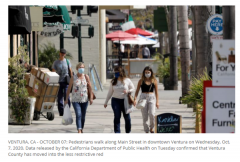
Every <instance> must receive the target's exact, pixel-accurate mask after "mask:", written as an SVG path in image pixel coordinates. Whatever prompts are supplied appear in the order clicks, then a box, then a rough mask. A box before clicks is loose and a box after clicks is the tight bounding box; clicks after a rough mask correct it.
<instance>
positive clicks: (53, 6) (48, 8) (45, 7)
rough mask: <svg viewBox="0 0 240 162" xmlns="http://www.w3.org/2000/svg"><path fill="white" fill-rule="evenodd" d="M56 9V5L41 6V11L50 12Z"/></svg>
mask: <svg viewBox="0 0 240 162" xmlns="http://www.w3.org/2000/svg"><path fill="white" fill-rule="evenodd" d="M57 10H58V6H56V5H45V6H44V7H43V12H45V11H49V12H52V11H57Z"/></svg>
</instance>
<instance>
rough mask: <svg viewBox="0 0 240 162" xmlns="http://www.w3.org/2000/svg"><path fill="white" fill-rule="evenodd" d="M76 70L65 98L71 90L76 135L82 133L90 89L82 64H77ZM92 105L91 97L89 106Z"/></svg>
mask: <svg viewBox="0 0 240 162" xmlns="http://www.w3.org/2000/svg"><path fill="white" fill-rule="evenodd" d="M76 69H77V71H78V73H77V74H75V75H74V76H73V77H71V80H70V83H69V86H68V91H67V97H66V98H68V96H69V93H70V90H71V88H72V105H73V107H74V110H75V114H76V125H77V130H78V133H83V128H84V123H85V116H86V111H87V106H88V90H89V91H90V94H91V92H92V87H91V84H90V80H89V77H88V75H85V74H84V64H83V63H82V62H80V63H79V64H77V66H76ZM92 103H93V99H92V96H91V97H90V105H91V104H92ZM65 104H67V100H65Z"/></svg>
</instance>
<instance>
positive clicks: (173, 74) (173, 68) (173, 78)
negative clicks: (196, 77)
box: [170, 6, 178, 90]
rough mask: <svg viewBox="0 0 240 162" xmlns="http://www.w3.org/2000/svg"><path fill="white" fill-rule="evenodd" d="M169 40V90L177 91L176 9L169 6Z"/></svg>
mask: <svg viewBox="0 0 240 162" xmlns="http://www.w3.org/2000/svg"><path fill="white" fill-rule="evenodd" d="M170 21H171V23H170V24H171V25H170V26H171V30H170V32H171V35H170V37H171V39H170V89H171V90H177V89H178V60H177V59H178V58H177V48H178V47H177V9H176V6H170Z"/></svg>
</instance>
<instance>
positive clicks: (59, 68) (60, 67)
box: [52, 58, 72, 82]
mask: <svg viewBox="0 0 240 162" xmlns="http://www.w3.org/2000/svg"><path fill="white" fill-rule="evenodd" d="M68 63H69V68H71V67H72V65H71V62H70V61H69V60H68ZM52 68H53V69H54V70H56V73H57V74H58V75H59V82H66V80H65V77H66V76H67V75H68V65H67V61H66V59H65V58H64V59H63V61H61V60H56V61H54V63H53V65H52Z"/></svg>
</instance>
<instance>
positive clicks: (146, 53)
mask: <svg viewBox="0 0 240 162" xmlns="http://www.w3.org/2000/svg"><path fill="white" fill-rule="evenodd" d="M150 56H151V55H150V51H149V49H148V47H147V46H143V48H142V57H143V58H150Z"/></svg>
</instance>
